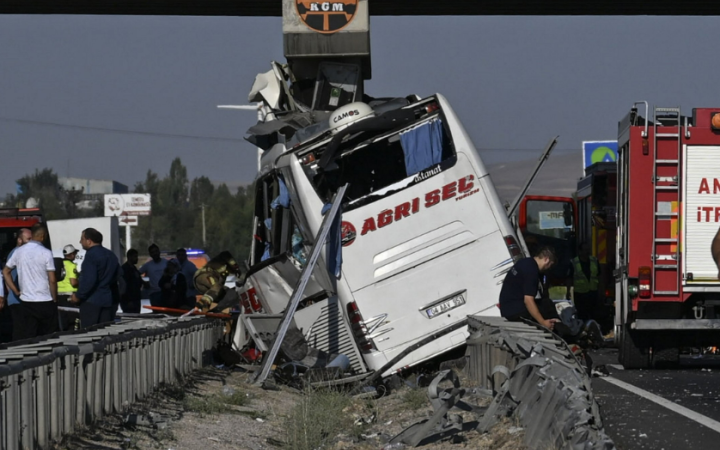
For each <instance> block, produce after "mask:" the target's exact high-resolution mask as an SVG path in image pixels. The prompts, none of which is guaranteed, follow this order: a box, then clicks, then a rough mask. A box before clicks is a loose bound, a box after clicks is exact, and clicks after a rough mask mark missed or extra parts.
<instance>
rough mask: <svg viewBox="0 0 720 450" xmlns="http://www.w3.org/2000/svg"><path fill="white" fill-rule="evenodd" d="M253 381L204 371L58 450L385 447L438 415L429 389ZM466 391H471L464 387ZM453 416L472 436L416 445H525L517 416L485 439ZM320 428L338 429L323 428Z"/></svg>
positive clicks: (441, 448)
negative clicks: (348, 389) (375, 394)
mask: <svg viewBox="0 0 720 450" xmlns="http://www.w3.org/2000/svg"><path fill="white" fill-rule="evenodd" d="M250 376H251V375H250V374H249V373H247V372H244V371H242V370H232V371H231V370H226V369H215V368H209V369H204V370H202V371H199V372H196V373H195V374H193V376H192V377H191V378H189V379H187V380H185V381H184V383H183V385H182V387H181V386H178V385H173V386H163V387H162V388H161V389H159V390H158V391H157V392H156V393H155V394H153V395H152V396H151V397H149V398H147V399H145V400H144V401H142V402H138V403H136V404H134V405H132V406H131V407H130V408H129V410H128V411H126V412H125V413H123V414H114V415H111V416H106V417H104V418H103V419H102V421H101V422H99V423H97V424H96V425H94V426H92V427H88V428H87V429H84V430H81V431H80V432H78V433H76V434H75V435H72V436H67V437H66V438H65V439H64V440H63V441H62V442H60V443H58V444H57V445H56V446H55V447H54V448H55V449H56V450H71V449H72V450H75V449H108V450H109V449H165V450H195V449H207V450H210V449H213V450H216V449H217V450H223V449H228V450H229V449H249V450H260V449H293V450H295V449H297V450H302V449H305V448H307V449H308V450H314V449H316V448H323V449H329V450H343V449H350V448H352V449H361V450H364V449H383V448H387V447H386V446H387V445H388V441H389V440H390V439H392V438H393V437H394V436H396V435H397V434H398V433H400V432H401V431H402V430H403V429H405V428H406V427H408V426H410V425H412V424H413V423H416V422H418V421H420V420H422V419H425V418H428V417H430V416H431V415H432V412H433V408H432V405H431V404H430V402H429V400H428V399H427V389H426V388H417V387H416V388H412V387H409V386H408V385H407V384H406V385H404V386H402V387H400V388H398V389H396V390H395V391H393V392H392V393H390V394H387V395H384V396H382V397H380V398H369V399H368V398H365V399H359V398H355V397H349V396H347V395H346V394H342V393H338V392H337V391H336V392H335V393H319V394H318V393H317V392H318V391H316V393H313V392H310V393H307V392H306V393H303V392H300V391H298V390H295V389H292V388H289V387H285V386H279V387H278V390H264V389H262V388H260V387H256V386H253V385H252V384H251V383H250V382H249V380H250ZM463 381H466V380H463ZM462 386H463V387H470V385H469V384H466V383H465V382H463V383H462ZM326 392H327V391H326ZM463 400H465V401H467V403H470V404H475V405H480V406H483V405H487V404H488V403H489V402H490V399H488V398H486V397H480V396H475V395H473V394H472V392H468V394H466V395H465V397H464V398H463ZM450 413H451V414H459V415H461V416H462V417H463V424H464V428H465V429H466V430H467V431H463V432H462V433H461V434H460V435H458V436H457V437H455V438H454V440H452V441H448V440H446V441H439V442H431V443H422V444H424V445H420V446H418V447H417V448H422V449H432V450H449V449H460V448H474V449H488V450H521V449H525V448H526V447H525V446H524V445H523V443H522V439H523V432H522V429H521V428H520V427H519V426H518V424H517V423H514V422H513V419H507V418H505V419H503V420H502V421H501V422H500V423H498V424H497V425H495V426H494V427H493V428H492V429H491V430H490V432H489V433H487V434H482V435H481V434H480V433H478V432H477V431H475V429H474V425H476V421H477V417H476V416H475V415H473V414H472V413H468V412H465V411H460V410H458V409H453V410H451V411H450ZM322 414H324V415H322ZM317 423H324V424H328V423H332V425H333V426H329V427H328V428H326V430H325V431H318V428H319V427H317V426H316V424H317ZM333 427H334V428H333ZM313 439H315V440H313ZM318 442H320V443H321V444H320V445H318ZM392 448H393V450H396V449H402V448H409V447H406V446H403V445H396V446H395V447H392Z"/></svg>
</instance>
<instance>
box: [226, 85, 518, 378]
mask: <svg viewBox="0 0 720 450" xmlns="http://www.w3.org/2000/svg"><path fill="white" fill-rule="evenodd" d="M328 114H329V117H328V119H327V121H324V123H321V124H315V125H312V126H310V127H308V128H307V129H301V130H298V131H297V133H295V135H294V137H293V139H292V140H290V141H289V142H284V143H276V144H274V145H273V146H272V147H271V148H269V149H268V150H266V151H265V152H264V154H263V156H262V160H261V170H260V173H259V175H258V177H257V179H256V183H255V189H256V208H255V215H256V217H255V219H254V227H255V234H254V240H253V246H252V252H251V253H252V254H251V255H250V258H249V261H248V263H249V264H248V265H249V270H248V274H247V277H246V280H247V281H246V284H245V285H244V286H243V287H242V288H240V292H241V298H242V300H243V305H244V307H245V312H246V313H253V315H251V316H249V317H251V318H252V319H251V320H249V321H243V322H244V324H245V325H246V326H247V327H248V331H247V335H248V336H250V337H252V338H254V339H255V340H256V341H262V340H263V339H264V338H268V337H269V336H270V331H271V330H274V329H275V327H276V326H277V323H278V321H277V318H278V317H280V314H281V313H282V311H283V310H284V309H285V308H286V306H287V303H288V300H289V299H290V296H291V294H292V292H293V287H294V286H295V284H296V282H297V280H298V278H299V276H300V272H301V270H302V268H303V266H304V264H305V263H306V261H305V259H306V258H307V254H308V250H309V249H310V247H311V246H312V243H313V242H312V240H313V238H314V236H315V235H316V233H317V232H318V230H319V228H320V226H321V222H322V219H323V209H324V206H325V205H326V204H327V203H328V202H330V200H331V199H332V196H333V194H334V193H335V192H336V191H337V189H338V188H339V187H340V186H343V185H345V184H346V183H347V184H348V189H347V192H346V194H345V198H344V199H343V202H342V206H341V210H340V213H339V214H341V230H342V231H341V236H340V238H341V242H336V241H337V240H338V236H337V235H335V236H332V237H331V240H330V242H329V243H328V244H327V245H326V249H325V252H323V253H322V256H321V259H320V260H319V262H318V265H317V267H316V268H315V270H314V271H313V274H312V277H311V279H310V282H309V284H308V285H307V288H306V290H305V293H304V297H303V300H302V302H301V303H300V306H299V307H298V310H297V312H296V313H295V315H294V322H295V324H296V325H297V327H298V328H300V330H301V331H302V333H303V334H304V336H305V338H306V340H307V342H308V345H311V346H313V347H315V348H317V349H320V350H323V351H327V352H330V353H336V354H337V353H340V354H344V355H346V356H348V358H349V359H350V363H351V366H352V368H353V369H354V371H355V372H357V373H364V372H367V371H377V370H379V369H380V368H382V367H383V366H384V365H385V364H386V363H387V362H388V361H390V360H392V359H393V358H394V357H396V356H397V355H398V354H399V353H401V352H403V351H404V350H405V349H407V348H408V347H410V346H412V345H414V344H415V343H417V342H419V341H420V340H422V339H423V338H425V337H427V336H430V335H432V334H433V333H436V332H438V331H440V330H443V329H447V328H448V327H452V326H453V325H456V324H458V323H460V322H462V321H463V320H464V319H465V318H466V317H467V316H468V315H471V314H482V315H485V316H499V309H498V308H497V302H498V295H499V291H500V287H501V284H502V281H503V279H504V275H505V273H506V272H507V271H508V270H509V269H510V268H511V267H512V264H513V262H514V261H515V260H517V259H518V258H520V257H522V256H523V254H522V253H523V252H522V250H521V248H520V247H519V245H518V242H517V241H516V235H515V232H514V230H513V228H512V225H511V224H510V221H509V220H508V217H507V211H506V209H505V208H504V207H503V205H502V204H501V202H500V200H499V198H498V195H497V193H496V191H495V188H494V186H493V184H492V181H491V180H490V177H489V175H488V172H487V170H486V168H485V166H484V164H483V162H482V160H481V158H480V156H479V155H478V152H477V150H476V149H475V147H474V145H473V143H472V142H471V140H470V137H469V136H468V134H467V132H466V131H465V129H464V128H463V126H462V124H461V123H460V120H459V119H458V117H457V116H456V114H455V112H454V111H453V109H452V108H451V107H450V105H449V104H448V102H447V100H446V99H445V98H444V97H443V96H441V95H439V94H438V95H435V96H431V97H428V98H425V99H420V98H419V97H408V98H407V99H396V100H394V101H388V102H384V103H379V104H378V105H373V104H372V103H371V104H365V103H358V102H354V103H351V104H348V105H345V106H343V107H341V108H338V109H337V110H335V111H334V112H332V113H328ZM273 126H274V127H278V126H279V124H277V123H276V124H275V125H273ZM251 130H252V129H251ZM333 239H334V240H335V242H333ZM258 314H259V315H258ZM263 318H275V319H276V320H275V321H272V322H271V323H272V325H270V326H268V327H267V328H263V325H262V322H263ZM239 330H240V331H238V332H237V333H236V335H235V341H236V344H242V343H243V342H239V341H243V337H242V336H240V334H242V333H245V332H246V331H245V329H244V328H243V327H239ZM467 335H468V334H467V331H466V327H460V328H458V329H457V330H455V331H453V332H452V333H448V334H445V335H444V336H442V337H439V338H437V339H435V340H433V341H431V342H429V343H427V344H426V345H423V346H422V347H420V348H419V349H417V350H415V351H413V352H412V353H410V354H408V355H407V356H405V357H404V358H403V359H401V360H400V361H398V362H397V363H396V364H395V365H393V366H392V367H390V368H389V369H387V370H386V371H385V373H384V374H383V376H387V375H389V374H391V373H394V372H396V371H398V370H399V369H402V368H404V367H408V366H413V365H416V364H418V363H421V362H423V361H426V360H428V359H430V358H433V357H435V356H437V355H439V354H441V353H444V352H447V351H449V350H451V349H454V348H457V347H459V346H461V345H463V344H464V343H465V341H466V338H467Z"/></svg>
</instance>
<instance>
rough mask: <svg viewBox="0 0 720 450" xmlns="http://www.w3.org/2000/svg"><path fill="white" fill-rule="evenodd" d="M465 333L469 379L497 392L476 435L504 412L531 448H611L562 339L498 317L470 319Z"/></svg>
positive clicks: (575, 362)
mask: <svg viewBox="0 0 720 450" xmlns="http://www.w3.org/2000/svg"><path fill="white" fill-rule="evenodd" d="M468 330H469V331H470V337H469V338H468V340H467V346H468V347H467V352H466V356H468V357H469V358H468V363H467V366H466V370H467V371H468V375H469V376H470V377H471V378H472V379H473V380H474V381H475V382H477V383H479V385H480V387H481V388H483V389H488V390H491V391H493V392H496V395H495V397H494V399H493V402H492V403H491V405H490V406H489V407H488V410H487V412H486V413H485V415H484V417H483V419H482V420H481V421H480V424H479V426H478V431H481V432H483V431H487V429H489V427H490V426H492V424H493V423H494V420H495V419H494V418H495V417H496V416H497V412H498V411H499V410H500V409H501V408H505V409H506V410H508V411H512V412H513V414H514V415H515V416H517V417H518V418H519V419H520V422H521V423H522V425H523V427H524V428H525V444H526V445H527V446H528V448H529V449H531V450H536V449H538V450H540V449H545V448H557V449H573V450H601V449H602V450H614V449H615V444H614V443H613V441H612V440H611V439H610V438H609V437H608V436H607V434H605V431H604V429H603V424H602V418H601V417H600V410H599V407H598V404H597V402H596V401H595V398H594V397H593V394H592V389H591V385H590V379H589V378H588V376H587V372H586V371H585V370H584V369H583V367H582V366H581V365H580V363H579V361H578V360H577V358H576V357H575V355H574V354H573V353H572V352H571V351H570V349H569V348H568V346H567V344H566V343H565V342H564V341H563V340H561V339H559V338H558V337H557V336H555V335H553V334H552V333H550V332H549V331H547V330H545V329H543V328H541V327H539V326H537V327H535V326H532V325H529V324H525V323H517V322H508V321H506V320H505V319H502V318H499V317H483V316H469V317H468Z"/></svg>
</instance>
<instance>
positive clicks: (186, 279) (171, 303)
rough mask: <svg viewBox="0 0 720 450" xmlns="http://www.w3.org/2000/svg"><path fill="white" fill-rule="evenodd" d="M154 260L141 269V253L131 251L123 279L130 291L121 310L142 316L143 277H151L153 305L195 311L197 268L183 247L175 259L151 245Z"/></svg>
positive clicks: (151, 299) (151, 255) (124, 265)
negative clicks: (139, 258) (139, 265)
mask: <svg viewBox="0 0 720 450" xmlns="http://www.w3.org/2000/svg"><path fill="white" fill-rule="evenodd" d="M148 253H149V254H150V260H148V261H147V262H146V263H145V264H143V265H142V266H141V267H140V268H139V269H138V268H137V263H138V252H137V250H135V249H130V250H129V251H128V252H127V261H126V262H125V264H123V266H122V272H123V277H124V280H125V283H126V285H127V289H126V291H125V293H124V295H123V296H122V298H121V300H120V307H121V308H122V310H123V312H125V313H139V312H140V300H141V292H142V287H143V281H142V276H143V275H146V276H147V277H148V282H147V283H146V284H145V287H147V288H148V289H149V298H150V304H151V305H152V306H160V307H166V308H180V309H192V308H194V307H195V301H196V300H195V299H196V297H197V290H196V289H195V285H194V282H193V277H194V276H195V272H197V270H198V269H197V267H196V266H195V264H193V263H192V262H191V261H189V260H188V258H187V252H186V251H185V249H184V248H180V249H178V250H177V251H176V252H175V258H173V259H165V258H162V257H161V256H160V247H158V246H157V245H156V244H151V245H150V247H148Z"/></svg>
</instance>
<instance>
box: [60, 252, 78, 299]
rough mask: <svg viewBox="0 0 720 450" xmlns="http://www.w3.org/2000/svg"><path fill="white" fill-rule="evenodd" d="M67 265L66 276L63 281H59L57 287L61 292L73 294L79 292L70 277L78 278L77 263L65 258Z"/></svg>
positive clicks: (65, 264) (64, 261) (64, 262)
mask: <svg viewBox="0 0 720 450" xmlns="http://www.w3.org/2000/svg"><path fill="white" fill-rule="evenodd" d="M63 265H64V266H65V278H64V279H63V280H62V281H58V284H57V288H58V293H59V294H65V295H68V294H72V293H73V292H77V288H76V287H73V285H72V284H70V278H77V277H78V276H77V271H76V269H77V264H75V263H74V262H72V261H70V260H69V259H65V260H63Z"/></svg>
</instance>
